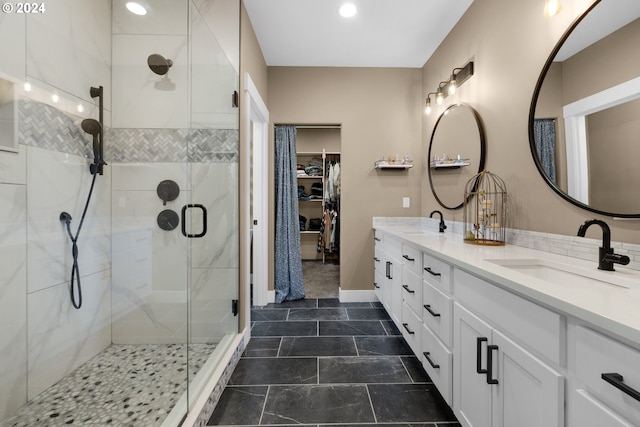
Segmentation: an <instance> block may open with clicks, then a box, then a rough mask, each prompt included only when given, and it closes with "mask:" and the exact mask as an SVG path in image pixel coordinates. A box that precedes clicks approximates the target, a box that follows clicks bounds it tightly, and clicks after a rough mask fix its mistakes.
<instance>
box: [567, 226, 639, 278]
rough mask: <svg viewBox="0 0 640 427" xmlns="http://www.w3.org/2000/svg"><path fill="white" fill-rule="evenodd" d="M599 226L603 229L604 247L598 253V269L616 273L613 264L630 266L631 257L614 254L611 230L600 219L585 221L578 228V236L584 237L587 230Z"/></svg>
mask: <svg viewBox="0 0 640 427" xmlns="http://www.w3.org/2000/svg"><path fill="white" fill-rule="evenodd" d="M593 224H597V225H599V226H600V228H602V246H600V250H599V253H598V269H600V270H606V271H614V268H613V264H614V263H615V264H622V265H627V264H629V261H630V260H629V257H628V256H626V255H620V254H616V253H614V252H613V248H612V247H611V230H610V229H609V226H608V225H607V223H606V222H604V221H601V220H599V219H590V220H588V221H585V222H584V224H582V225H581V226H580V228H578V236H580V237H584V235H585V233H586V232H587V228H589V227H590V226H592V225H593Z"/></svg>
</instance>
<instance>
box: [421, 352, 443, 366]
mask: <svg viewBox="0 0 640 427" xmlns="http://www.w3.org/2000/svg"><path fill="white" fill-rule="evenodd" d="M422 354H423V355H424V357H425V359H427V362H429V365H431V367H432V368H433V369H440V365H438V364H436V363H433V360H431V358H430V357H429V354H431V353H429V352H428V351H425V352H423V353H422Z"/></svg>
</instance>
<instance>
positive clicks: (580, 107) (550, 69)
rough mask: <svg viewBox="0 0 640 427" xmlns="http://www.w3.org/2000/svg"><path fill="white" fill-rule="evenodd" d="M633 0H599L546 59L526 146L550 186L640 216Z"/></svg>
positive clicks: (637, 18) (606, 211) (638, 22)
mask: <svg viewBox="0 0 640 427" xmlns="http://www.w3.org/2000/svg"><path fill="white" fill-rule="evenodd" d="M638 137H640V1H637V0H598V1H596V2H594V4H593V5H592V6H591V7H590V8H589V10H587V12H586V13H585V14H584V15H582V16H581V17H580V18H579V19H577V20H576V22H574V23H573V24H572V25H571V27H570V28H569V29H568V30H567V31H566V33H565V34H564V35H563V37H562V38H561V39H560V41H559V42H558V44H557V45H556V46H555V48H554V49H553V51H552V53H551V55H550V56H549V58H548V59H547V62H546V63H545V66H544V68H543V69H542V73H541V74H540V77H539V79H538V83H537V84H536V89H535V91H534V94H533V99H532V101H531V108H530V110H529V145H530V147H531V154H532V155H533V159H534V162H535V164H536V166H537V168H538V170H539V171H540V174H541V175H542V177H543V178H544V180H545V181H546V182H547V184H549V186H550V187H551V188H552V189H553V190H554V191H555V192H556V193H558V194H559V195H560V196H562V197H563V198H564V199H565V200H567V201H569V202H571V203H573V204H574V205H576V206H580V207H581V208H583V209H587V210H589V211H592V212H596V213H600V214H603V215H610V216H616V217H627V218H637V217H640V197H638V190H637V189H638V188H640V169H638V167H637V165H636V161H637V159H638V158H640V144H639V143H638V142H637V139H638Z"/></svg>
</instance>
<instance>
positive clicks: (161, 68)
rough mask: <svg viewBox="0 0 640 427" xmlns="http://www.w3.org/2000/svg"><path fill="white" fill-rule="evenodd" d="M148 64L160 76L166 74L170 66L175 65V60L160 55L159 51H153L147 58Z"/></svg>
mask: <svg viewBox="0 0 640 427" xmlns="http://www.w3.org/2000/svg"><path fill="white" fill-rule="evenodd" d="M147 65H148V66H149V68H150V69H151V71H153V72H154V73H156V74H157V75H159V76H164V75H165V74H167V73H168V72H169V68H171V66H172V65H173V61H172V60H170V59H166V58H165V57H164V56H162V55H159V54H157V53H153V54H151V55H149V57H148V58H147Z"/></svg>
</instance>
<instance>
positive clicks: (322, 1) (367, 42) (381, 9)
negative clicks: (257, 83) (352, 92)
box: [244, 0, 473, 68]
mask: <svg viewBox="0 0 640 427" xmlns="http://www.w3.org/2000/svg"><path fill="white" fill-rule="evenodd" d="M347 2H349V3H353V4H354V5H355V6H356V7H357V8H358V13H357V14H356V15H355V16H354V17H352V18H343V17H341V16H340V15H339V14H338V9H339V7H340V6H341V5H342V4H343V3H347ZM472 2H473V0H244V3H245V6H246V8H247V12H248V14H249V18H250V19H251V24H252V25H253V28H254V30H255V32H256V36H257V38H258V42H259V43H260V47H261V49H262V53H263V54H264V57H265V60H266V62H267V65H269V66H317V67H322V66H325V67H409V68H420V67H422V66H423V65H424V64H425V62H427V59H429V57H430V56H431V55H432V54H433V52H434V51H435V50H436V48H437V47H438V45H440V43H441V42H442V40H444V38H445V37H446V35H447V34H448V33H449V32H450V31H451V29H452V28H453V27H454V26H455V24H456V23H457V22H458V20H459V19H460V18H461V17H462V15H463V14H464V13H465V11H466V10H467V8H468V7H469V6H470V5H471V3H472Z"/></svg>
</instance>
